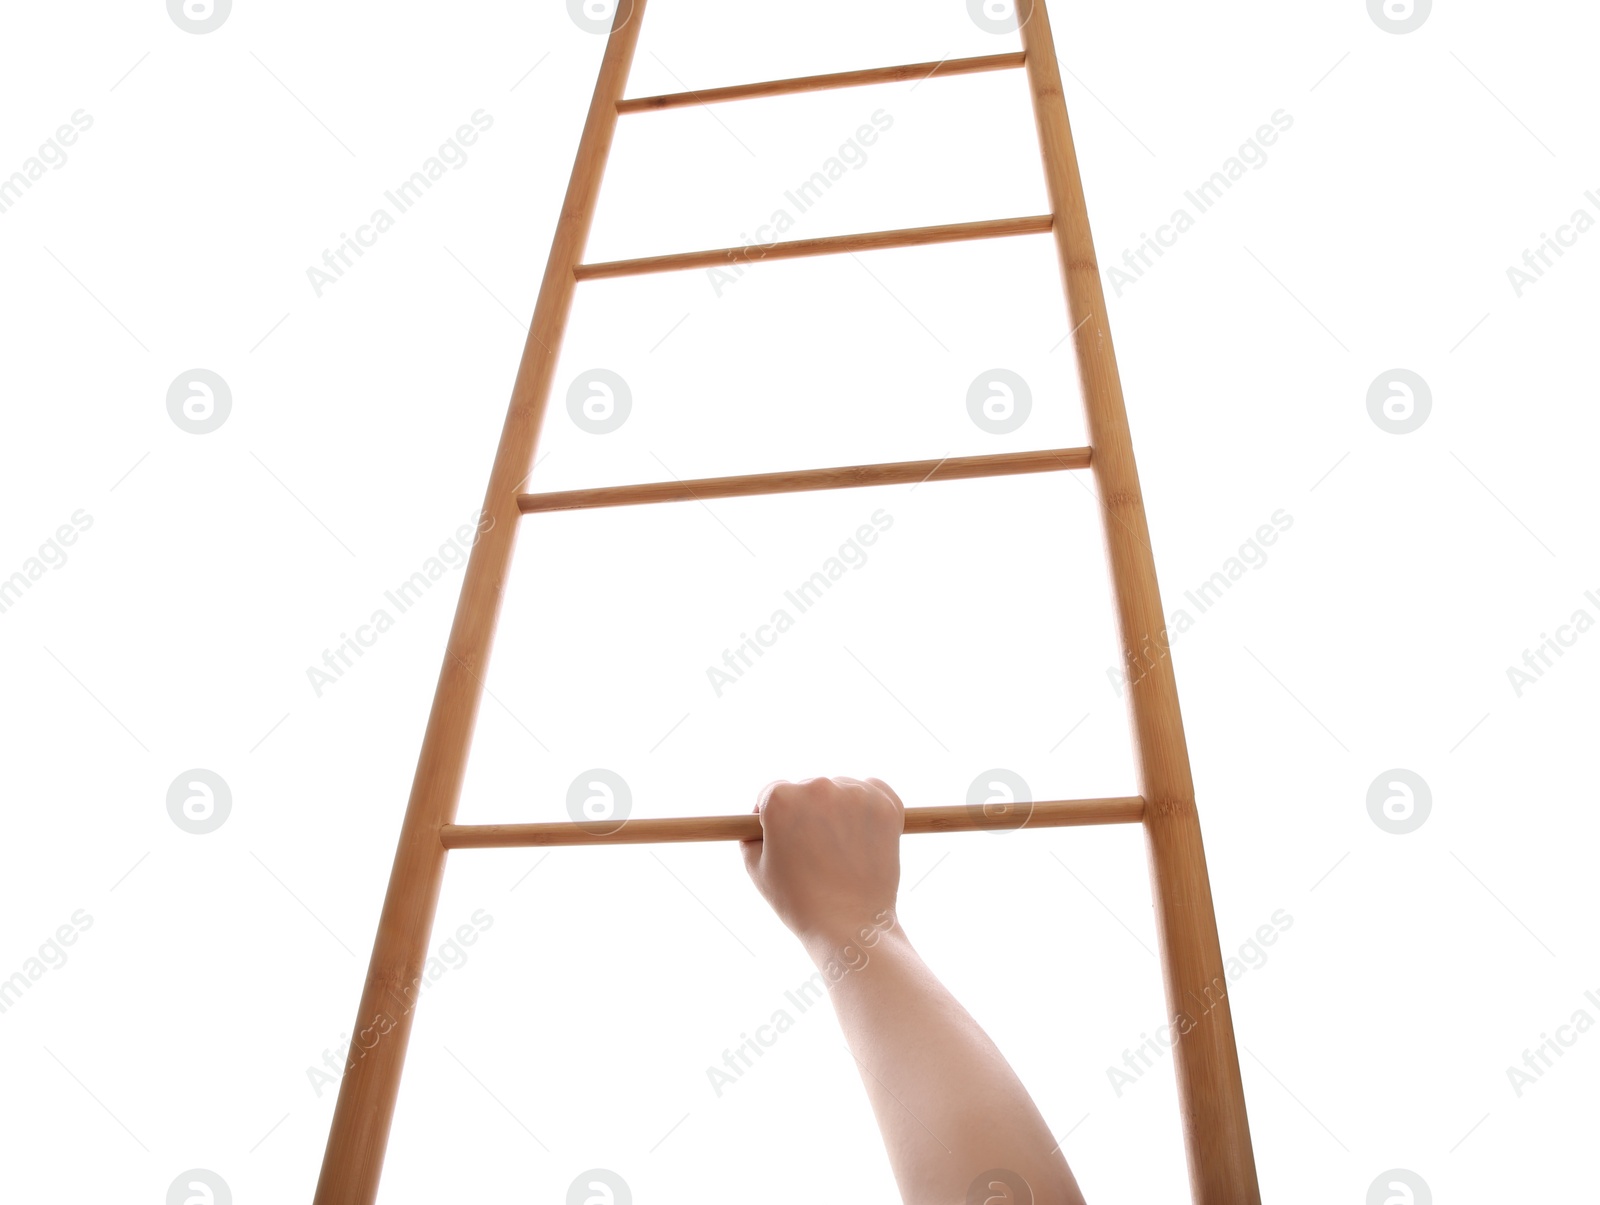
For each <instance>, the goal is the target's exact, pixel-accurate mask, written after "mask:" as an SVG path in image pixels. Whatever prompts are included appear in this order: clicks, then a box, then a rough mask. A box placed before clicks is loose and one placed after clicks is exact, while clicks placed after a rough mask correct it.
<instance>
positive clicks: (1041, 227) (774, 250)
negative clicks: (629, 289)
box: [577, 215, 1050, 280]
mask: <svg viewBox="0 0 1600 1205" xmlns="http://www.w3.org/2000/svg"><path fill="white" fill-rule="evenodd" d="M1049 233H1050V218H1049V216H1048V215H1044V216H1038V217H1026V218H995V219H992V220H990V221H985V222H955V223H953V224H951V225H948V226H913V227H910V228H909V229H905V230H876V231H873V232H871V233H868V234H837V235H830V236H829V237H827V238H802V239H794V240H793V241H791V242H787V243H752V244H750V245H748V246H744V247H719V248H717V249H716V250H713V251H680V252H676V253H674V254H672V255H653V256H649V257H647V258H645V259H616V260H609V261H607V262H605V263H598V264H580V265H579V266H578V269H577V276H578V279H579V280H603V279H605V278H607V277H612V276H643V275H646V274H648V273H651V272H682V271H685V270H687V269H690V268H717V267H734V266H737V265H743V264H754V263H762V262H764V261H766V260H773V259H801V258H804V257H805V256H810V255H844V254H847V253H849V252H853V251H887V250H891V249H892V248H895V247H923V246H927V245H929V244H931V243H959V242H965V241H967V240H969V239H981V238H1014V237H1016V236H1017V235H1020V234H1049Z"/></svg>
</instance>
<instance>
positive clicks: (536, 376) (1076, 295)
mask: <svg viewBox="0 0 1600 1205" xmlns="http://www.w3.org/2000/svg"><path fill="white" fill-rule="evenodd" d="M645 3H646V0H618V4H617V8H616V14H615V16H614V18H613V23H612V30H611V34H610V37H609V38H608V40H607V42H606V48H605V53H604V56H603V58H602V60H601V65H600V71H599V76H598V78H597V80H596V83H595V91H594V97H593V99H592V101H591V103H590V106H589V113H588V117H587V119H586V120H585V123H584V127H583V134H582V137H581V138H580V140H579V144H578V151H577V156H576V159H575V162H574V164H573V169H572V176H571V179H570V182H569V184H568V187H567V195H566V201H565V203H564V204H563V206H562V211H561V217H560V220H559V221H558V223H557V226H556V232H555V237H554V239H553V241H552V244H551V249H550V257H549V260H548V262H547V265H546V268H545V274H544V279H543V281H542V283H541V285H540V289H539V298H538V301H537V303H536V305H535V308H534V314H533V321H532V323H531V325H530V326H529V329H528V338H527V341H526V344H525V346H524V348H523V355H522V362H521V364H520V366H519V368H518V371H517V377H516V382H515V384H514V386H513V388H512V393H511V402H510V406H509V408H508V411H507V414H506V420H505V425H504V427H503V428H502V431H501V437H500V444H499V448H498V450H497V452H496V454H495V459H494V464H493V467H492V469H491V471H490V476H489V486H488V490H487V493H486V496H485V500H484V508H483V512H484V515H486V516H487V517H488V518H489V519H490V520H491V522H490V523H489V524H488V526H487V527H486V529H484V530H483V534H482V536H481V537H480V539H479V542H478V544H477V545H476V546H475V547H474V549H473V551H472V554H471V556H470V558H469V560H468V564H467V569H466V573H465V577H464V580H463V583H462V589H461V597H460V600H459V602H458V603H457V607H456V615H455V620H454V623H453V625H452V627H451V631H450V637H449V641H448V644H447V646H446V650H445V657H444V663H443V665H442V667H441V669H440V673H439V683H438V686H437V688H436V690H435V693H434V701H433V707H432V710H431V711H430V713H429V717H428V725H427V729H426V731H425V733H424V736H423V742H422V750H421V753H420V755H419V757H418V761H417V770H416V775H415V778H414V780H413V783H412V789H411V797H410V800H409V802H408V804H407V806H406V812H405V818H404V821H403V823H402V826H401V833H400V839H399V843H398V847H397V849H396V851H395V858H394V865H393V869H392V871H391V873H390V879H389V888H388V891H387V893H386V895H385V897H384V904H383V911H382V913H381V915H380V917H379V922H378V932H377V936H376V938H375V939H374V942H373V949H372V958H371V962H370V964H369V967H368V972H367V978H366V982H365V984H364V987H363V990H362V994H361V1003H360V1006H359V1008H358V1011H357V1015H356V1023H355V1026H354V1028H353V1031H352V1032H353V1037H352V1041H351V1055H350V1059H349V1061H348V1062H347V1064H346V1068H345V1074H344V1077H343V1079H342V1081H341V1083H340V1086H339V1097H338V1102H337V1104H336V1105H335V1108H334V1115H333V1122H332V1125H331V1127H330V1131H329V1135H328V1145H327V1150H326V1153H325V1155H324V1157H323V1164H322V1172H321V1176H320V1178H319V1180H318V1184H317V1190H316V1196H315V1198H314V1200H315V1205H372V1202H374V1201H375V1200H376V1199H377V1193H378V1184H379V1180H380V1178H381V1175H382V1168H383V1157H384V1152H385V1148H386V1146H387V1143H388V1138H389V1129H390V1125H391V1123H392V1121H393V1117H394V1108H395V1101H396V1099H397V1096H398V1093H399V1087H400V1078H401V1072H402V1069H403V1065H404V1061H405V1053H406V1046H407V1044H408V1042H409V1040H410V1034H411V1022H412V1013H413V1008H414V1002H415V999H416V988H417V987H418V985H420V984H421V982H422V968H423V963H424V961H425V959H426V956H427V943H428V940H429V937H430V934H431V930H432V925H433V920H434V914H435V911H436V907H437V903H438V898H439V890H440V884H441V881H442V878H443V874H444V864H445V857H446V854H447V852H448V851H449V850H450V849H472V848H495V847H505V846H533V845H571V844H628V843H635V842H646V841H714V840H751V839H754V838H758V837H759V836H760V825H759V820H758V819H757V818H756V817H755V816H754V815H752V814H749V813H745V814H736V815H730V816H701V817H673V818H666V819H644V818H641V819H631V820H628V821H626V822H623V823H621V824H620V825H616V826H613V825H611V824H607V823H604V822H593V821H590V822H581V823H572V824H491V825H458V824H455V823H454V820H455V811H456V805H457V802H458V800H459V797H460V792H461V784H462V779H463V775H464V773H465V769H466V757H467V751H468V748H469V746H470V744H471V737H472V731H473V727H474V725H475V722H476V719H477V711H478V706H479V704H480V702H481V700H482V693H483V673H484V671H485V669H486V667H487V663H488V658H489V652H490V649H491V646H492V644H493V639H494V632H495V627H496V623H497V620H498V618H499V611H500V603H501V599H502V592H503V588H504V584H505V580H506V576H507V573H508V571H509V567H510V562H511V555H512V551H513V548H514V545H515V539H516V530H517V526H518V520H519V518H520V517H521V516H522V515H523V514H529V513H535V512H542V511H551V510H565V509H577V508H583V507H597V506H625V505H637V504H643V503H652V502H670V501H683V500H689V499H704V498H708V497H736V496H748V495H756V494H770V493H779V492H793V491H798V490H817V489H842V488H850V487H856V486H869V485H885V484H893V483H896V482H912V481H925V480H929V479H940V480H953V479H960V478H972V477H980V476H1001V475H1006V474H1013V473H1033V472H1049V471H1057V470H1075V469H1088V470H1090V471H1092V472H1093V473H1094V475H1095V478H1096V482H1097V485H1098V489H1099V494H1100V498H1101V502H1102V519H1103V530H1104V536H1105V548H1106V555H1107V560H1108V563H1109V567H1110V573H1111V581H1112V587H1113V590H1114V592H1115V594H1116V600H1117V618H1118V626H1119V630H1120V634H1121V636H1122V639H1123V642H1124V646H1125V647H1126V648H1128V649H1130V650H1132V649H1144V648H1146V647H1148V646H1149V644H1150V643H1151V641H1152V640H1153V639H1158V638H1159V639H1161V640H1163V641H1164V636H1165V631H1164V623H1163V620H1162V618H1161V616H1162V611H1161V602H1160V596H1159V591H1158V589H1157V583H1156V574H1155V563H1154V558H1153V555H1152V553H1151V550H1150V544H1149V532H1148V527H1147V524H1146V520H1145V515H1144V507H1143V502H1142V497H1141V495H1140V492H1139V480H1138V472H1137V469H1136V468H1135V465H1134V460H1133V450H1132V440H1131V437H1130V435H1129V431H1128V421H1127V412H1126V409H1125V406H1124V403H1123V398H1122V388H1121V383H1120V379H1119V376H1118V372H1117V366H1116V358H1115V354H1114V352H1113V350H1112V345H1111V337H1110V333H1109V330H1108V327H1107V323H1106V316H1105V298H1104V295H1103V292H1102V290H1101V287H1100V279H1099V270H1098V267H1097V264H1096V261H1095V253H1094V243H1093V239H1092V237H1091V235H1090V230H1089V221H1088V213H1087V209H1086V206H1085V203H1084V197H1083V191H1082V185H1081V182H1080V180H1079V175H1078V165H1077V156H1076V152H1075V150H1074V147H1073V142H1072V133H1071V128H1070V126H1069V124H1068V121H1067V112H1066V104H1065V99H1064V97H1063V94H1062V91H1061V77H1060V70H1059V67H1058V65H1057V61H1056V56H1055V47H1054V42H1053V39H1052V37H1051V33H1050V24H1049V18H1048V15H1047V14H1046V12H1045V7H1044V3H1043V0H1018V3H1017V12H1018V17H1019V21H1020V25H1021V31H1022V45H1023V48H1022V51H1021V53H1013V54H1000V55H990V56H985V57H982V58H975V59H956V60H947V61H944V62H941V63H935V64H928V63H917V64H908V65H905V66H899V67H886V68H873V69H869V70H864V71H849V72H839V73H835V74H831V75H817V76H805V77H799V78H796V79H789V80H775V81H768V82H764V83H757V84H748V85H739V86H735V87H730V88H718V89H711V90H706V91H702V92H684V93H680V94H673V95H668V96H656V97H644V98H638V99H633V100H623V99H622V92H623V90H624V88H625V87H626V84H627V79H628V74H629V69H630V67H631V64H632V60H633V55H634V50H635V47H636V45H637V42H638V36H639V26H640V22H641V20H642V17H643V12H644V8H645ZM1016 68H1021V69H1024V70H1025V71H1026V73H1027V78H1028V84H1029V87H1030V90H1031V92H1032V97H1033V107H1034V116H1035V120H1036V123H1037V125H1038V132H1039V141H1040V150H1041V155H1042V158H1043V161H1044V168H1045V179H1046V184H1047V190H1048V194H1049V198H1050V207H1051V213H1050V214H1048V215H1044V216H1041V217H1025V218H1010V219H1000V220H997V221H989V222H969V223H962V224H959V225H952V226H935V227H923V228H919V229H910V230H898V231H880V232H876V233H871V234H864V235H848V236H841V237H834V238H825V239H806V240H799V241H796V242H792V243H778V244H772V245H770V246H767V247H757V248H744V247H741V248H725V249H722V250H717V251H704V252H689V253H685V254H678V255H668V256H657V257H653V258H650V259H642V260H625V261H619V262H616V263H610V264H585V263H584V262H583V260H582V255H583V250H584V246H585V244H586V242H587V239H588V234H589V228H590V225H591V223H592V220H593V216H594V209H595V203H596V200H597V197H598V194H599V188H600V183H601V178H602V175H603V173H604V169H605V164H606V160H607V158H608V156H609V152H610V148H611V142H612V138H613V135H614V133H615V129H616V123H617V118H618V116H619V114H622V113H645V112H654V111H660V110H663V109H668V108H675V107H681V106H685V105H691V104H709V103H716V102H724V101H734V100H741V99H749V98H753V97H764V96H777V95H783V94H787V93H798V92H810V91H817V90H820V89H825V88H843V87H859V86H863V85H867V84H876V83H887V82H893V81H897V80H909V79H919V78H926V77H928V76H931V75H960V74H968V73H971V72H977V71H994V70H1006V69H1016ZM1042 233H1052V234H1054V236H1055V239H1056V244H1057V251H1058V254H1059V258H1060V260H1061V269H1062V276H1063V282H1064V286H1065V291H1066V296H1067V302H1068V313H1069V318H1070V320H1071V321H1072V323H1073V327H1072V331H1073V337H1074V340H1075V345H1076V350H1077V357H1078V365H1079V378H1080V383H1081V386H1082V392H1083V395H1084V401H1085V408H1086V410H1087V413H1088V422H1089V433H1090V437H1091V441H1092V442H1091V446H1090V447H1089V448H1064V449H1057V450H1046V451H1041V452H1024V453H1012V454H1005V455H998V456H975V457H962V458H949V459H946V460H943V461H909V462H901V463H895V464H878V465H856V466H845V467H839V468H828V469H811V470H799V471H793V472H784V473H764V474H751V475H746V476H740V477H725V478H708V479H702V480H697V481H674V482H660V483H650V484H646V485H635V486H615V487H606V488H601V489H586V490H569V491H564V492H561V493H549V494H527V493H520V492H519V491H520V490H521V488H522V485H523V483H524V482H525V481H526V480H527V477H528V476H529V473H530V471H531V467H532V464H533V455H534V450H535V446H536V444H537V441H538V434H539V430H540V427H541V426H542V423H543V419H544V413H545V408H546V405H547V403H548V400H549V395H550V387H551V379H552V376H553V374H554V371H555V366H556V359H557V352H558V350H559V348H560V346H561V340H562V336H563V334H564V333H565V329H566V323H567V318H568V314H569V312H570V309H571V303H572V296H573V292H574V290H575V288H576V286H577V283H578V282H579V281H580V280H587V279H598V278H601V277H606V276H620V275H633V274H638V273H643V272H660V271H678V270H683V269H685V268H691V267H697V266H709V265H714V264H718V263H724V262H753V261H754V260H757V259H761V260H765V259H781V258H793V257H796V256H803V255H825V254H838V253H841V252H844V251H853V250H876V249H883V248H887V247H904V246H918V245H927V244H932V243H943V242H951V241H956V240H960V239H971V238H997V237H1006V236H1010V235H1018V234H1042ZM1128 700H1129V709H1130V719H1131V722H1132V727H1133V733H1134V741H1135V747H1136V753H1137V760H1138V765H1139V777H1140V794H1139V795H1135V796H1127V797H1120V798H1111V799H1081V800H1056V801H1050V802H1042V803H1034V804H1029V805H1021V806H1020V810H1019V808H1018V807H1016V806H1013V807H1006V808H1000V809H997V810H994V811H988V810H984V809H977V810H974V809H972V808H967V807H914V808H908V809H906V816H905V829H904V831H905V832H907V833H931V832H954V831H967V830H973V829H996V828H1015V827H1021V826H1022V825H1028V826H1033V827H1041V826H1051V825H1086V824H1115V823H1142V824H1143V825H1144V828H1145V833H1146V841H1147V846H1148V849H1149V858H1150V867H1151V880H1152V887H1153V892H1154V895H1155V901H1156V912H1157V921H1158V929H1159V932H1160V939H1161V961H1162V968H1163V971H1164V977H1165V981H1166V994H1167V1000H1168V1007H1169V1013H1170V1017H1171V1019H1172V1020H1173V1021H1174V1023H1175V1029H1176V1031H1177V1032H1178V1033H1179V1034H1180V1036H1179V1037H1178V1039H1177V1043H1176V1046H1175V1048H1174V1053H1175V1058H1174V1065H1175V1068H1176V1071H1177V1076H1178V1088H1179V1097H1180V1103H1181V1106H1182V1111H1183V1123H1184V1138H1185V1144H1186V1147H1187V1150H1188V1159H1189V1171H1190V1183H1191V1191H1192V1196H1193V1200H1194V1201H1195V1202H1196V1205H1259V1202H1260V1191H1259V1189H1258V1187H1257V1184H1256V1175H1255V1164H1254V1159H1253V1155H1252V1152H1251V1145H1250V1133H1249V1126H1248V1122H1247V1120H1246V1115H1245V1106H1244V1095H1243V1089H1242V1086H1241V1083H1240V1078H1239V1063H1238V1055H1237V1052H1236V1050H1235V1047H1234V1039H1233V1030H1232V1022H1231V1019H1230V1014H1229V1007H1228V1001H1227V998H1226V979H1225V977H1224V975H1223V967H1222V956H1221V951H1220V947H1219V945H1218V941H1217V933H1216V921H1215V917H1214V915H1213V910H1212V902H1211V892H1210V885H1209V879H1208V876H1207V872H1206V863H1205V853H1204V849H1203V847H1202V845H1201V839H1200V828H1199V821H1198V818H1197V815H1196V811H1195V805H1194V789H1193V783H1192V781H1191V777H1190V772H1189V761H1188V750H1187V746H1186V743H1185V740H1184V735H1183V722H1182V718H1181V716H1180V713H1179V709H1178V698H1177V684H1176V679H1175V678H1174V676H1173V672H1172V667H1171V663H1170V660H1168V659H1167V658H1166V657H1164V656H1163V657H1161V658H1158V659H1157V662H1156V664H1155V665H1154V666H1151V667H1148V668H1147V669H1146V670H1145V671H1144V672H1143V673H1142V675H1141V676H1140V677H1139V678H1138V679H1137V680H1136V681H1135V682H1134V683H1133V685H1132V686H1131V687H1130V689H1129V692H1128ZM1180 1018H1187V1019H1188V1022H1189V1023H1188V1025H1179V1024H1178V1022H1179V1020H1180ZM369 1039H370V1044H369Z"/></svg>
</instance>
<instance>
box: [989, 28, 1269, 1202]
mask: <svg viewBox="0 0 1600 1205" xmlns="http://www.w3.org/2000/svg"><path fill="white" fill-rule="evenodd" d="M1017 12H1018V16H1019V18H1020V19H1021V22H1022V45H1023V49H1024V50H1025V51H1026V53H1027V72H1028V82H1029V87H1030V90H1031V91H1032V93H1033V106H1034V117H1035V120H1036V123H1037V125H1038V128H1039V145H1040V150H1041V153H1042V154H1043V157H1044V165H1045V183H1046V187H1047V190H1048V193H1049V196H1050V207H1051V212H1052V213H1053V214H1054V216H1055V236H1056V247H1057V251H1058V254H1059V258H1060V261H1061V273H1062V278H1063V281H1064V283H1065V287H1066V293H1067V309H1068V314H1067V321H1068V325H1069V329H1071V330H1073V331H1075V332H1076V333H1075V334H1074V336H1073V339H1074V346H1075V348H1076V351H1077V360H1078V377H1079V383H1080V386H1081V392H1082V394H1083V398H1084V405H1085V408H1086V410H1087V413H1088V425H1089V437H1090V443H1091V446H1092V447H1093V449H1094V475H1095V480H1096V484H1097V485H1098V488H1099V493H1100V502H1101V510H1102V516H1103V524H1102V526H1103V530H1104V534H1105V546H1106V554H1107V560H1108V563H1109V567H1110V573H1111V581H1112V585H1113V588H1114V590H1115V593H1116V602H1117V620H1118V627H1119V629H1120V632H1121V637H1122V641H1123V647H1124V650H1125V654H1126V657H1127V660H1128V666H1127V672H1128V677H1129V681H1130V686H1129V689H1128V692H1127V698H1128V706H1129V709H1130V719H1131V722H1132V726H1133V732H1134V744H1135V748H1136V753H1137V759H1138V766H1139V777H1140V786H1139V790H1140V794H1141V795H1143V796H1144V798H1145V799H1146V800H1147V806H1146V809H1145V819H1144V825H1145V833H1146V844H1147V847H1148V850H1149V858H1150V871H1151V889H1152V892H1153V893H1154V896H1155V903H1156V919H1157V929H1158V932H1159V934H1160V939H1161V960H1162V967H1163V970H1164V972H1165V979H1166V992H1167V1005H1168V1010H1169V1018H1170V1019H1171V1020H1172V1021H1173V1022H1174V1026H1175V1027H1174V1032H1175V1033H1180V1032H1181V1036H1180V1037H1179V1038H1178V1041H1177V1044H1176V1046H1175V1047H1174V1059H1173V1063H1174V1067H1175V1069H1176V1071H1177V1077H1178V1093H1179V1100H1180V1104H1181V1108H1182V1115H1183V1127H1184V1139H1185V1143H1186V1146H1187V1150H1188V1157H1189V1179H1190V1189H1191V1192H1192V1194H1193V1198H1194V1201H1195V1202H1196V1205H1259V1203H1260V1200H1261V1190H1260V1188H1259V1186H1258V1184H1257V1181H1256V1168H1255V1157H1254V1153H1253V1151H1252V1149H1251V1143H1250V1126H1249V1122H1248V1119H1247V1117H1246V1114H1245V1101H1244V1088H1243V1085H1242V1083H1241V1082H1240V1077H1239V1055H1238V1052H1237V1050H1236V1049H1235V1046H1234V1036H1233V1021H1232V1010H1231V1007H1230V1004H1229V1001H1228V997H1227V982H1228V981H1227V978H1226V976H1225V975H1224V973H1223V963H1222V952H1221V948H1220V947H1219V945H1218V942H1217V924H1216V917H1215V915H1214V913H1213V910H1212V901H1211V884H1210V878H1209V876H1208V874H1207V871H1206V857H1205V850H1204V847H1203V845H1202V843H1201V839H1200V821H1199V817H1198V815H1197V813H1196V811H1195V803H1194V783H1193V780H1192V778H1191V776H1190V770H1189V751H1188V745H1187V743H1186V741H1185V739H1184V732H1183V718H1182V716H1181V714H1180V712H1179V708H1178V686H1177V679H1176V677H1175V676H1174V674H1173V668H1172V658H1171V654H1170V651H1169V648H1168V640H1167V635H1166V620H1165V619H1164V614H1165V613H1164V612H1163V610H1162V607H1161V595H1160V590H1159V588H1158V586H1157V582H1156V568H1155V558H1154V555H1153V553H1152V552H1151V548H1150V532H1149V527H1148V524H1147V522H1146V519H1145V510H1144V499H1143V495H1142V494H1141V492H1140V489H1139V472H1138V469H1137V467H1136V466H1135V464H1134V458H1133V440H1132V436H1131V435H1130V433H1129V430H1128V414H1127V408H1126V406H1125V404H1124V401H1123V396H1122V381H1121V378H1120V375H1119V374H1118V371H1117V359H1116V352H1115V351H1114V349H1113V347H1112V343H1111V331H1110V326H1109V323H1108V321H1107V317H1106V304H1105V294H1104V291H1103V290H1102V288H1101V284H1100V268H1099V264H1098V263H1097V261H1096V257H1095V249H1094V238H1093V236H1092V234H1091V233H1090V229H1089V214H1088V208H1087V205H1086V203H1085V200H1084V194H1083V184H1082V181H1081V179H1080V177H1079V172H1078V157H1077V151H1076V150H1075V148H1074V146H1073V141H1072V129H1071V126H1070V125H1069V123H1068V121H1067V108H1066V101H1065V99H1064V97H1063V93H1062V89H1061V73H1060V67H1059V65H1058V63H1057V61H1056V52H1055V44H1054V39H1053V38H1052V36H1051V32H1050V18H1049V15H1048V13H1047V12H1046V9H1045V5H1044V3H1043V0H1019V3H1018V5H1017ZM1184 1018H1187V1019H1188V1022H1189V1023H1188V1024H1186V1023H1185V1022H1184V1021H1183V1019H1184ZM1185 1030H1186V1032H1183V1031H1185Z"/></svg>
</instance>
